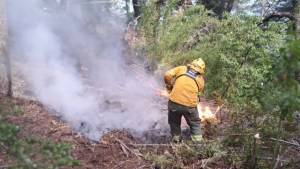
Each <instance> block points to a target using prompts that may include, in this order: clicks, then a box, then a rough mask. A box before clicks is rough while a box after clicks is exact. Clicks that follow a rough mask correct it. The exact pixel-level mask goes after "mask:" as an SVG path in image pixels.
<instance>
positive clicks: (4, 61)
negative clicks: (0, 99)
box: [0, 0, 12, 96]
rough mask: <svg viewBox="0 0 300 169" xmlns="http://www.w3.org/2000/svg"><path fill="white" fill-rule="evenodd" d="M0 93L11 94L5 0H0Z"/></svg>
mask: <svg viewBox="0 0 300 169" xmlns="http://www.w3.org/2000/svg"><path fill="white" fill-rule="evenodd" d="M0 93H5V94H6V95H8V96H12V80H11V65H10V57H9V54H8V30H7V20H6V11H5V0H0Z"/></svg>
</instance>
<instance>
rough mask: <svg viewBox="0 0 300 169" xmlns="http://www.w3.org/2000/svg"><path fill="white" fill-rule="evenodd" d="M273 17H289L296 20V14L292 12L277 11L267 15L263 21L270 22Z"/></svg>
mask: <svg viewBox="0 0 300 169" xmlns="http://www.w3.org/2000/svg"><path fill="white" fill-rule="evenodd" d="M272 18H289V19H290V20H292V21H294V20H296V18H295V17H294V15H293V14H292V13H290V12H277V13H272V14H269V15H267V16H265V17H264V18H263V20H262V23H265V22H268V21H270V19H272Z"/></svg>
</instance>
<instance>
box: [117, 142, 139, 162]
mask: <svg viewBox="0 0 300 169" xmlns="http://www.w3.org/2000/svg"><path fill="white" fill-rule="evenodd" d="M115 139H116V140H117V141H118V142H119V143H120V144H122V145H123V146H124V147H125V148H126V149H127V150H129V151H130V152H131V153H133V154H134V155H135V156H137V157H138V158H140V157H143V154H141V153H136V152H134V151H133V150H131V149H130V148H129V147H127V146H126V145H125V144H124V143H123V142H122V141H121V140H119V139H117V138H115Z"/></svg>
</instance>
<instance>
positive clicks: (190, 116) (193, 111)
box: [184, 108, 203, 142]
mask: <svg viewBox="0 0 300 169" xmlns="http://www.w3.org/2000/svg"><path fill="white" fill-rule="evenodd" d="M184 118H185V119H186V122H187V123H188V125H189V126H190V131H191V139H192V141H193V142H201V141H202V140H203V138H202V134H201V128H200V118H199V115H198V111H197V108H187V111H186V112H185V113H184Z"/></svg>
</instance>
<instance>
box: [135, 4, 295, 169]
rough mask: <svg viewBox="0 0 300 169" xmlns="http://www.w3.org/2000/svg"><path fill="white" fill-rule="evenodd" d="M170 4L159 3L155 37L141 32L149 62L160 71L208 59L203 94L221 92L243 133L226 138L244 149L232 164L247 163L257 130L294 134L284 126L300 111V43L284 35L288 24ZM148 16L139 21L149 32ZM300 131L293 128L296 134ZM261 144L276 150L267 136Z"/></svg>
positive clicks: (270, 134)
mask: <svg viewBox="0 0 300 169" xmlns="http://www.w3.org/2000/svg"><path fill="white" fill-rule="evenodd" d="M168 3H171V1H170V2H167V4H166V7H168V8H169V9H167V10H166V9H163V7H160V8H162V9H160V11H168V15H162V16H160V15H159V16H157V15H156V18H160V17H163V23H162V24H156V25H152V27H151V29H152V30H154V29H155V30H156V32H157V33H156V34H155V36H153V35H154V34H143V33H141V35H143V36H144V38H146V39H147V40H146V42H147V43H146V46H144V48H145V49H146V50H145V51H146V52H147V55H148V56H149V58H150V60H151V59H152V60H155V61H157V62H159V63H160V65H159V66H158V67H159V68H161V69H163V68H164V67H166V66H167V67H173V66H178V65H186V64H187V63H190V62H191V61H192V60H193V59H195V58H198V57H202V58H203V59H204V61H205V62H206V74H205V79H206V87H205V91H204V96H205V97H206V98H212V97H213V95H214V96H217V97H218V98H219V99H220V100H221V102H222V103H224V105H225V107H226V108H228V109H229V110H230V113H228V114H229V120H231V123H232V126H231V128H230V129H229V130H230V131H231V132H234V133H243V134H244V135H242V136H237V137H236V138H235V139H231V138H230V137H229V138H228V142H229V143H230V144H227V145H231V144H233V145H237V146H239V147H242V149H241V150H239V151H235V152H234V153H233V154H236V156H232V158H231V159H232V162H235V163H236V164H237V166H239V165H243V164H244V162H245V161H246V160H247V159H249V158H250V157H251V152H252V144H253V135H254V134H256V133H260V135H261V137H263V138H269V137H275V138H278V137H285V136H288V135H289V134H291V133H289V134H287V132H284V131H283V128H282V127H284V126H283V125H285V126H287V124H293V123H292V122H290V123H288V122H287V121H286V120H291V119H290V118H291V117H292V115H293V113H294V112H295V111H296V110H300V93H299V84H297V81H296V80H295V71H299V67H300V63H299V62H300V58H299V57H300V41H299V40H298V39H295V38H294V37H295V36H292V35H286V30H287V26H286V25H282V24H277V23H275V22H269V24H268V27H267V28H266V29H261V28H260V27H258V26H257V24H258V23H259V22H260V20H259V18H257V17H255V16H249V15H246V14H243V15H241V14H233V15H225V16H224V17H223V19H222V20H216V19H215V18H212V17H210V16H209V15H210V11H207V10H206V9H205V8H204V7H203V6H201V5H195V6H192V7H190V8H188V9H187V10H185V11H184V12H182V13H180V12H178V11H176V10H175V9H173V6H172V4H168ZM147 7H150V6H147V4H145V6H144V8H146V9H147V10H148V14H150V13H151V12H150V11H151V10H153V9H152V8H147ZM170 9H173V11H172V12H171V11H170ZM156 14H160V12H159V13H156ZM149 17H150V15H146V16H145V17H144V20H143V22H141V23H140V25H139V28H140V29H139V31H140V32H147V31H148V29H149V27H147V24H148V23H147V19H149ZM150 20H151V19H150ZM157 23H159V22H158V20H157ZM148 39H152V40H149V41H148ZM286 128H291V127H289V126H288V127H286ZM296 129H297V127H294V126H293V132H296V131H297V130H296ZM261 144H263V145H265V146H269V147H270V150H271V152H276V151H277V150H278V144H271V143H270V141H269V140H267V139H266V140H264V142H263V143H261ZM215 147H216V146H212V147H208V148H209V149H208V150H207V151H202V152H206V153H204V154H203V155H204V156H211V155H214V154H215V152H216V151H215V150H214V148H215ZM218 149H221V148H218ZM258 153H261V154H263V153H264V152H258ZM240 154H244V156H240ZM239 160H241V161H239ZM265 167H266V166H265Z"/></svg>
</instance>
